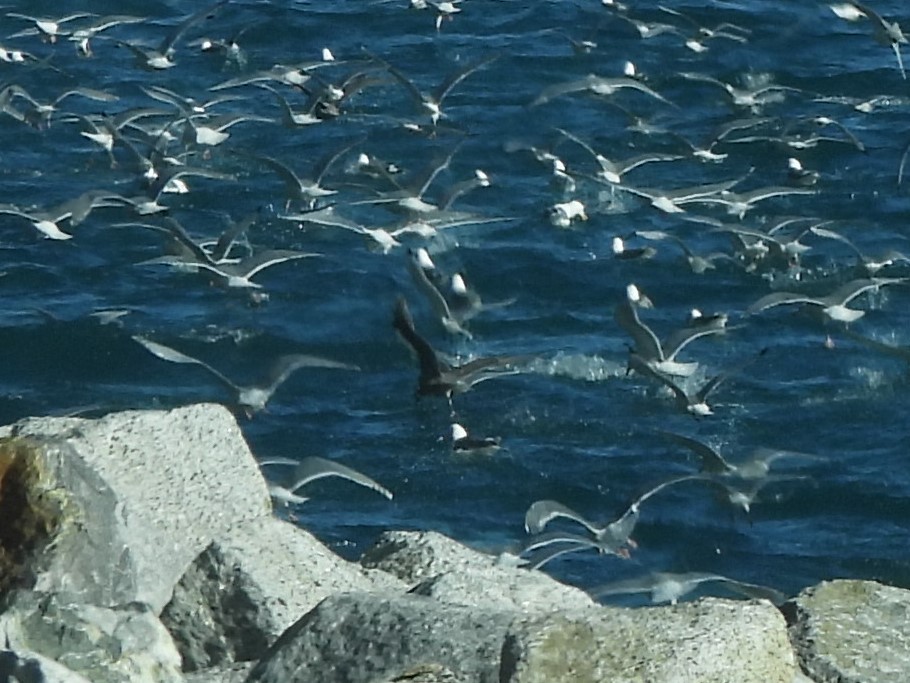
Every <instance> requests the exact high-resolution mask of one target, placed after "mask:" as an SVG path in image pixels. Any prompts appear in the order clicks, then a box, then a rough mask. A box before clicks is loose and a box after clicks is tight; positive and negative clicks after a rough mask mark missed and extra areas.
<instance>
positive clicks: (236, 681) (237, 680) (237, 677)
mask: <svg viewBox="0 0 910 683" xmlns="http://www.w3.org/2000/svg"><path fill="white" fill-rule="evenodd" d="M252 668H253V663H252V662H239V663H237V664H229V665H227V666H223V667H222V666H216V667H213V668H211V669H200V670H199V671H194V672H193V673H188V674H185V675H184V680H185V681H186V683H243V682H244V681H245V680H246V677H247V676H248V675H249V673H250V669H252Z"/></svg>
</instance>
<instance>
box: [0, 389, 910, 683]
mask: <svg viewBox="0 0 910 683" xmlns="http://www.w3.org/2000/svg"><path fill="white" fill-rule="evenodd" d="M0 598H2V602H0V610H2V611H0V636H2V643H0V680H3V681H6V680H9V681H19V682H20V683H26V682H27V681H28V682H31V681H48V682H50V683H56V682H75V681H93V682H97V681H104V682H107V681H110V682H115V681H116V682H119V681H141V682H149V683H151V682H153V681H154V682H165V681H166V682H174V683H177V682H181V681H197V682H212V683H214V682H221V681H225V682H228V681H231V682H233V681H236V682H238V683H239V682H241V681H249V682H250V683H252V682H257V683H258V682H262V683H266V682H274V683H289V682H291V681H307V682H313V683H318V682H321V681H325V682H326V683H328V682H330V681H331V682H335V681H346V682H350V683H383V682H391V681H416V682H423V683H430V682H434V681H438V682H442V681H452V682H456V681H458V682H462V681H463V682H473V681H483V682H487V681H489V682H493V681H497V682H509V683H536V682H540V683H544V682H547V683H558V682H559V681H566V682H568V681H572V682H576V681H580V682H586V681H591V682H594V681H628V682H634V681H641V682H644V681H648V682H654V683H661V682H664V681H666V682H668V683H669V682H670V681H673V682H676V683H682V682H687V681H692V682H693V683H695V682H698V683H710V682H715V681H716V682H717V683H732V682H733V681H736V682H737V683H749V682H752V681H754V682H755V683H776V682H781V683H790V682H791V681H819V682H821V681H843V682H848V681H849V682H851V683H852V682H854V681H855V682H863V683H866V682H870V683H871V682H878V681H895V682H897V681H900V682H902V683H903V682H905V681H908V680H910V631H908V629H907V624H910V591H906V590H902V589H898V588H892V587H888V586H883V585H881V584H877V583H875V582H871V581H852V580H850V581H848V580H837V581H831V582H824V583H822V584H819V585H818V586H814V587H811V588H808V589H806V590H805V591H803V592H802V593H800V595H798V596H796V597H795V598H793V599H792V600H790V601H789V602H787V603H785V604H784V605H783V606H782V608H781V609H778V608H777V607H775V606H774V605H772V604H771V603H770V602H767V601H764V600H750V601H744V600H723V599H716V598H706V599H701V600H698V601H695V602H691V603H683V604H679V605H674V606H666V607H652V608H645V609H627V608H617V607H604V606H600V605H598V604H597V603H595V602H594V601H593V600H591V598H590V597H589V596H588V595H587V594H586V593H584V592H583V591H581V590H579V589H577V588H573V587H570V586H566V585H564V584H561V583H559V582H557V581H555V580H554V579H552V578H550V577H549V576H547V575H545V574H543V573H541V572H537V571H526V570H524V569H521V568H518V567H515V566H509V565H508V564H506V563H502V562H501V561H499V560H498V559H497V558H495V557H493V556H490V555H485V554H483V553H480V552H477V551H474V550H472V549H470V548H467V547H465V546H463V545H461V544H459V543H457V542H455V541H453V540H451V539H449V538H446V537H445V536H442V535H441V534H437V533H434V532H388V533H386V534H384V535H383V536H382V537H381V538H380V539H379V541H378V542H377V543H376V545H375V546H374V547H373V548H372V549H371V550H369V551H368V552H367V553H365V555H364V557H363V558H362V559H361V561H360V562H359V563H353V562H349V561H346V560H344V559H342V558H340V557H338V556H337V555H335V554H334V553H333V552H332V551H330V550H329V549H328V548H326V547H325V546H324V545H322V544H321V543H320V542H319V541H318V540H317V539H316V538H314V537H313V536H312V535H310V534H309V533H307V532H306V531H304V530H302V529H300V528H299V527H297V526H294V525H292V524H289V523H287V522H284V521H282V520H280V519H278V518H277V517H275V516H274V515H273V513H272V506H271V501H270V499H269V494H268V490H267V487H266V482H265V480H264V479H263V477H262V475H261V474H260V471H259V468H258V466H257V463H256V460H255V458H254V457H253V455H252V454H251V453H250V450H249V448H248V447H247V445H246V442H245V441H244V439H243V436H242V434H241V432H240V429H239V427H238V426H237V423H236V422H235V420H234V418H233V417H232V415H231V414H230V412H228V411H227V410H226V409H225V408H223V407H221V406H218V405H212V404H200V405H193V406H188V407H185V408H179V409H175V410H171V411H136V412H124V413H117V414H112V415H108V416H106V417H104V418H100V419H97V420H86V419H79V418H31V419H26V420H23V421H21V422H19V423H16V424H15V425H11V426H8V427H4V428H2V429H0Z"/></svg>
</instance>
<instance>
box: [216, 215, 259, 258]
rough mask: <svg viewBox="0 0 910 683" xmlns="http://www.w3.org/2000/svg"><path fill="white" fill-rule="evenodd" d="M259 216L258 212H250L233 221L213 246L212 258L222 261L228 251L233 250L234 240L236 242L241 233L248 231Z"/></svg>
mask: <svg viewBox="0 0 910 683" xmlns="http://www.w3.org/2000/svg"><path fill="white" fill-rule="evenodd" d="M258 217H259V214H258V213H256V212H253V213H249V214H247V215H246V216H244V217H243V218H241V219H240V220H239V221H231V225H230V227H229V228H228V229H227V230H225V231H224V232H222V233H221V235H220V236H219V237H218V241H217V242H216V243H215V246H214V247H213V248H212V254H211V256H212V260H213V261H220V260H221V259H223V258H225V257H226V256H227V255H228V252H230V250H231V246H233V244H234V242H236V241H237V240H238V239H239V238H240V236H241V235H243V234H244V233H246V231H247V230H248V229H249V228H250V226H251V225H253V223H255V222H256V219H257V218H258Z"/></svg>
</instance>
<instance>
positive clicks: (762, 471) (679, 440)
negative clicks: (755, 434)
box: [659, 430, 824, 479]
mask: <svg viewBox="0 0 910 683" xmlns="http://www.w3.org/2000/svg"><path fill="white" fill-rule="evenodd" d="M659 433H660V434H661V435H662V436H664V437H666V438H667V439H669V440H670V441H672V442H673V443H676V444H679V445H680V446H683V447H684V448H688V449H689V450H690V451H692V452H693V453H694V454H695V455H697V456H698V457H699V459H700V460H701V471H702V472H703V473H705V474H716V475H720V476H723V477H738V478H739V479H763V478H765V477H767V476H768V472H769V471H770V470H771V465H772V464H773V463H774V462H776V461H777V460H780V459H782V458H795V459H799V460H824V458H822V457H821V456H818V455H811V454H809V453H799V452H797V451H785V450H781V449H778V448H755V449H753V450H752V451H751V452H750V453H749V455H748V457H746V458H745V459H743V460H740V461H738V462H735V463H734V462H730V461H729V460H727V459H726V458H724V456H723V455H721V454H720V452H719V451H718V450H717V449H715V448H712V447H711V446H709V445H708V444H706V443H704V442H702V441H699V440H698V439H693V438H692V437H689V436H684V435H683V434H676V433H674V432H667V431H663V430H660V431H659Z"/></svg>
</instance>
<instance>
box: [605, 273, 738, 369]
mask: <svg viewBox="0 0 910 683" xmlns="http://www.w3.org/2000/svg"><path fill="white" fill-rule="evenodd" d="M637 293H638V289H637V288H635V290H634V293H633V295H634V294H637ZM637 308H638V305H636V302H635V301H634V300H632V299H631V298H630V297H629V296H628V294H627V296H626V297H625V298H624V299H623V301H622V302H620V303H619V304H618V305H617V306H616V308H615V309H614V310H613V318H614V319H615V320H616V323H617V324H618V325H619V326H620V327H621V328H622V329H623V330H624V331H625V332H626V334H628V335H629V336H630V337H632V341H633V344H634V346H633V351H634V353H635V354H636V355H637V356H638V357H639V358H640V359H642V360H643V361H644V362H646V363H647V364H648V365H650V366H651V367H652V368H653V369H654V370H656V371H658V372H663V373H666V374H668V375H674V376H676V377H688V376H690V375H691V374H692V373H694V372H695V370H697V369H698V363H683V362H680V361H677V360H676V355H677V354H678V353H679V352H680V351H682V349H683V348H684V347H685V346H687V345H688V344H689V343H690V342H692V341H694V340H696V339H698V338H699V337H705V336H708V335H712V334H721V333H723V332H724V331H725V330H726V319H723V320H721V321H720V322H719V323H718V324H715V325H698V326H688V327H684V328H682V329H680V330H677V331H676V332H674V333H673V334H671V335H669V336H668V337H667V339H666V341H665V342H664V343H661V341H660V339H658V337H657V335H656V334H655V333H654V331H653V330H652V329H651V328H650V327H648V326H647V325H645V324H644V323H643V322H642V321H641V318H639V316H638V310H637Z"/></svg>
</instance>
